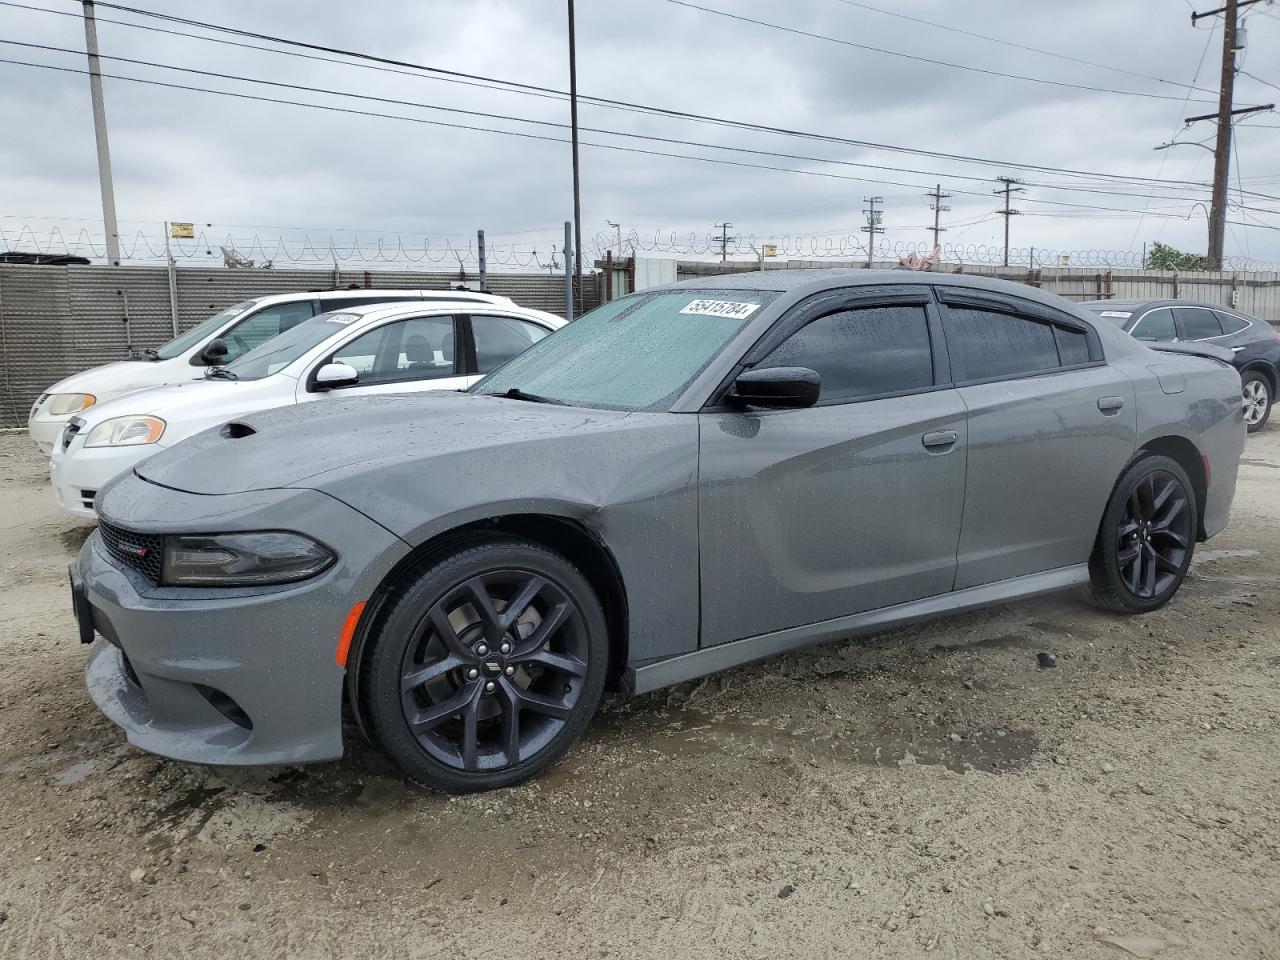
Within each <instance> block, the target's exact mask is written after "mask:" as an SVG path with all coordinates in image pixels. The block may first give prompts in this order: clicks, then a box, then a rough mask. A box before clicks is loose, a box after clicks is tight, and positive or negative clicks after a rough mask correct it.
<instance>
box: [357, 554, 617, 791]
mask: <svg viewBox="0 0 1280 960" xmlns="http://www.w3.org/2000/svg"><path fill="white" fill-rule="evenodd" d="M607 660H608V646H607V638H606V637H605V626H604V615H603V612H602V611H601V609H600V604H599V602H598V600H597V599H596V597H595V595H594V593H593V592H592V591H591V588H590V586H589V585H588V584H587V582H586V580H585V578H584V577H583V576H582V574H581V573H579V572H578V571H577V570H576V569H575V568H574V567H573V566H572V565H571V564H569V562H568V561H567V560H565V559H564V558H563V557H561V556H559V555H558V554H556V553H554V552H552V551H550V550H548V549H546V548H544V547H541V546H538V545H535V544H531V543H521V542H515V541H501V542H494V543H486V544H483V545H479V546H474V547H471V548H465V549H463V550H461V551H459V552H457V553H455V554H453V555H451V556H449V557H447V558H446V559H444V560H442V561H441V562H440V563H438V564H436V565H435V566H433V567H432V568H431V569H430V570H428V571H427V572H426V573H425V574H423V575H422V576H421V577H420V578H419V579H418V580H417V581H416V582H414V583H413V584H410V585H409V586H408V587H407V588H404V589H403V590H402V592H401V593H400V595H399V596H398V598H397V599H396V601H395V602H394V604H393V605H392V606H391V609H390V612H389V613H388V614H387V616H386V617H385V619H383V621H382V624H381V628H380V630H379V633H378V636H377V638H376V640H375V642H374V644H373V649H372V653H371V659H370V661H369V669H365V670H363V671H362V673H361V686H362V687H364V688H365V695H364V697H363V698H362V699H363V701H364V703H365V704H366V705H367V707H368V713H369V716H370V718H371V719H372V721H373V723H372V726H373V728H374V731H375V735H376V737H377V739H378V741H379V743H380V745H381V746H382V747H383V748H384V749H385V750H386V751H387V752H388V753H389V754H390V755H391V757H392V759H393V760H395V762H396V763H397V765H399V766H400V768H401V769H402V770H403V771H404V772H405V773H406V774H407V775H408V776H409V777H410V778H411V779H413V780H415V781H416V782H418V783H421V784H423V785H425V786H428V787H432V788H434V789H439V790H445V791H448V792H452V793H461V792H468V791H471V790H484V789H491V788H493V787H498V786H509V785H511V784H512V783H516V782H519V781H521V780H524V779H527V778H528V777H531V776H534V775H536V774H537V773H539V772H541V770H543V769H545V768H546V767H548V766H550V765H551V764H552V763H554V762H555V760H556V759H558V758H559V757H560V755H562V754H563V752H564V751H565V750H566V749H567V748H568V746H569V745H570V744H571V743H572V742H573V741H574V740H576V739H577V737H578V736H579V735H580V734H581V733H582V731H583V730H584V729H585V727H586V725H587V723H588V721H589V720H590V718H591V715H592V714H593V713H594V712H595V708H596V706H597V705H598V703H599V700H600V696H601V694H602V692H603V687H604V674H605V670H606V667H607Z"/></svg>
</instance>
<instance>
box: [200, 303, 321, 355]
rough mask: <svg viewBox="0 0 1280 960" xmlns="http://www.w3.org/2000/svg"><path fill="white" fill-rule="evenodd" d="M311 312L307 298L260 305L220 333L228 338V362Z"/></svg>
mask: <svg viewBox="0 0 1280 960" xmlns="http://www.w3.org/2000/svg"><path fill="white" fill-rule="evenodd" d="M311 314H312V310H311V301H310V300H302V301H298V302H295V303H277V304H276V305H275V306H272V307H263V308H262V309H261V310H259V311H258V312H257V313H254V314H251V315H250V316H248V317H246V318H245V319H244V320H241V321H240V322H239V323H237V324H236V325H235V326H234V327H232V328H231V329H230V330H228V331H227V332H226V333H224V334H223V335H222V336H223V339H224V340H226V342H227V360H228V362H229V361H231V360H234V359H235V358H236V357H239V356H241V355H243V354H246V353H248V352H249V351H250V350H253V349H255V348H256V347H260V346H262V345H263V344H264V343H266V342H267V341H268V340H270V339H271V338H272V337H278V336H279V335H280V334H282V333H284V332H285V331H286V330H290V329H292V328H293V327H296V326H297V325H298V324H300V323H301V322H302V321H303V320H310V319H311Z"/></svg>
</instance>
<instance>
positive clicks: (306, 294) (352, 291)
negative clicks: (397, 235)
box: [244, 287, 515, 305]
mask: <svg viewBox="0 0 1280 960" xmlns="http://www.w3.org/2000/svg"><path fill="white" fill-rule="evenodd" d="M351 297H375V298H377V300H379V301H382V302H385V301H392V302H399V301H411V300H412V301H416V302H418V303H422V302H426V301H429V302H436V301H445V302H448V303H492V304H503V305H505V304H514V302H515V301H513V300H512V299H511V298H510V297H503V296H499V295H498V294H494V293H482V292H480V291H478V290H413V289H401V288H396V287H390V288H378V289H371V288H369V287H347V288H335V289H332V290H293V291H290V292H288V293H268V294H263V295H262V296H258V297H248V298H246V301H244V302H249V303H255V304H259V305H261V304H276V303H290V302H294V301H298V300H319V301H320V302H322V303H323V302H324V301H325V300H346V299H349V298H351ZM375 305H376V304H375Z"/></svg>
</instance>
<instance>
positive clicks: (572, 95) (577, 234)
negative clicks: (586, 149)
mask: <svg viewBox="0 0 1280 960" xmlns="http://www.w3.org/2000/svg"><path fill="white" fill-rule="evenodd" d="M569 120H570V124H571V125H572V127H573V279H574V283H575V284H577V287H578V294H579V296H581V293H582V194H581V192H580V189H579V179H578V50H577V45H576V41H575V39H574V30H573V0H569ZM565 266H566V267H567V266H568V264H567V263H566V265H565ZM568 319H569V320H570V321H572V320H573V319H574V317H573V309H572V305H570V310H569V317H568Z"/></svg>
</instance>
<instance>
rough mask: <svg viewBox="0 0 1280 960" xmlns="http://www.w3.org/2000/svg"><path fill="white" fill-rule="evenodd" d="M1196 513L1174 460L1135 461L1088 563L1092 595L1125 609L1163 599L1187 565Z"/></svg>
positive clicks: (1147, 607) (1150, 607) (1151, 607)
mask: <svg viewBox="0 0 1280 960" xmlns="http://www.w3.org/2000/svg"><path fill="white" fill-rule="evenodd" d="M1196 517H1197V507H1196V499H1195V493H1194V488H1193V487H1192V485H1191V481H1190V480H1189V479H1188V477H1187V474H1186V472H1185V471H1184V470H1183V469H1182V467H1180V466H1179V465H1178V463H1177V462H1176V461H1174V460H1172V459H1170V458H1169V457H1163V456H1150V455H1148V456H1145V457H1143V458H1142V459H1140V460H1138V461H1137V462H1136V463H1134V464H1133V465H1132V466H1131V467H1130V468H1129V469H1128V470H1127V471H1126V472H1125V475H1124V476H1123V477H1122V478H1121V480H1120V482H1119V483H1118V484H1117V485H1116V488H1115V490H1114V492H1113V493H1112V495H1111V500H1110V501H1109V502H1108V504H1107V509H1106V512H1105V514H1104V515H1103V519H1102V525H1101V528H1100V529H1099V532H1098V539H1097V543H1096V544H1095V546H1094V552H1093V557H1092V558H1091V559H1090V561H1089V573H1090V585H1091V588H1092V592H1093V596H1094V599H1095V600H1097V602H1098V603H1099V604H1101V605H1102V606H1104V607H1106V608H1108V609H1111V610H1117V611H1121V612H1126V613H1143V612H1146V611H1149V610H1155V609H1156V608H1158V607H1161V606H1163V605H1164V604H1165V603H1167V602H1168V601H1169V599H1170V598H1171V597H1172V596H1173V595H1174V593H1176V592H1177V590H1178V587H1179V586H1180V585H1181V584H1182V580H1183V578H1184V577H1185V576H1186V573H1187V570H1188V569H1189V568H1190V566H1191V555H1192V552H1193V551H1194V549H1195V539H1196V525H1197V520H1196Z"/></svg>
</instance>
